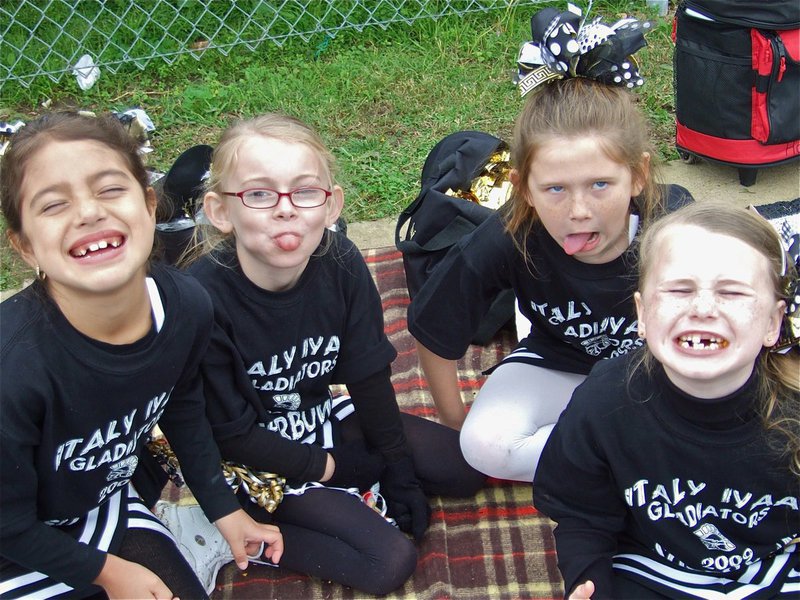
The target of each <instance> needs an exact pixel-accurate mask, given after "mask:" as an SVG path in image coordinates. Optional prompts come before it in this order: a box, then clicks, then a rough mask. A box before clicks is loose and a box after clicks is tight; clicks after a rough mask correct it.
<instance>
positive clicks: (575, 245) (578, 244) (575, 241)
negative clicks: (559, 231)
mask: <svg viewBox="0 0 800 600" xmlns="http://www.w3.org/2000/svg"><path fill="white" fill-rule="evenodd" d="M590 237H592V234H591V233H571V234H570V235H568V236H567V237H565V238H564V252H566V253H567V254H569V255H570V256H572V255H573V254H575V253H576V252H580V251H581V250H583V247H584V246H585V245H586V242H588V241H589V238H590Z"/></svg>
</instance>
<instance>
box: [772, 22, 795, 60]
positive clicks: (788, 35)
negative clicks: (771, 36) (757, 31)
mask: <svg viewBox="0 0 800 600" xmlns="http://www.w3.org/2000/svg"><path fill="white" fill-rule="evenodd" d="M776 33H777V34H778V36H779V37H780V38H781V40H783V45H784V46H785V47H786V53H787V54H788V55H789V58H791V59H792V60H793V61H794V62H800V29H787V30H785V31H777V32H776Z"/></svg>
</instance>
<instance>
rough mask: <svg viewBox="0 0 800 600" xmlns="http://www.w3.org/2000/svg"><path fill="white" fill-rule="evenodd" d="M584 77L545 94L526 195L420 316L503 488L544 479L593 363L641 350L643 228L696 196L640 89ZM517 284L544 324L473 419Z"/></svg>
mask: <svg viewBox="0 0 800 600" xmlns="http://www.w3.org/2000/svg"><path fill="white" fill-rule="evenodd" d="M546 10H548V9H546ZM549 10H553V14H555V15H556V17H554V18H561V17H559V16H558V13H557V11H554V9H549ZM548 14H549V13H548ZM564 14H566V13H564ZM549 18H550V17H548V22H549ZM555 30H558V28H555ZM564 46H566V44H564ZM590 62H591V61H590ZM593 64H594V63H593ZM598 64H600V65H603V64H605V65H606V69H609V68H610V67H611V66H612V65H613V64H614V63H609V62H607V61H605V62H604V61H600V62H599V63H598ZM579 67H580V64H579ZM551 74H552V73H551ZM573 74H574V72H572V71H570V72H567V73H563V74H562V75H563V77H564V78H562V79H558V80H556V81H548V82H545V83H543V84H541V85H539V86H538V87H537V88H536V89H534V90H533V91H532V92H531V96H530V97H529V99H528V100H527V103H526V104H525V107H524V109H523V111H522V113H521V115H520V116H519V117H518V119H517V122H516V125H515V128H514V133H513V138H512V143H511V162H512V164H513V165H514V168H513V170H512V172H511V175H510V179H511V182H512V184H513V196H512V198H511V199H510V200H509V201H508V202H506V204H504V205H503V206H502V207H501V208H500V210H499V211H497V212H496V213H495V214H493V215H492V216H491V217H490V218H488V219H487V220H486V221H485V222H484V223H482V224H481V225H480V226H479V227H478V228H477V229H476V230H475V231H474V232H472V233H471V234H469V235H467V236H465V237H464V238H463V239H462V240H461V241H460V242H459V243H458V244H457V245H456V246H455V247H454V248H453V249H451V250H450V251H449V253H448V254H447V256H446V257H445V258H444V259H443V261H442V262H441V263H439V265H437V267H436V268H435V269H434V271H433V273H432V274H431V277H430V279H428V281H426V283H425V284H424V285H423V286H422V289H420V290H419V292H418V293H417V294H416V295H415V296H414V298H413V300H412V302H411V304H410V306H409V309H408V328H409V331H410V332H411V334H412V335H413V336H414V338H415V339H416V341H417V348H418V354H419V360H420V363H421V366H422V368H423V370H424V373H425V375H426V377H427V379H428V383H429V386H430V390H431V394H432V396H433V400H434V403H435V404H436V408H437V410H438V413H439V417H440V420H441V422H443V423H445V424H447V425H449V426H450V427H453V428H455V429H460V430H461V448H462V450H463V452H464V456H465V457H466V459H467V461H468V462H469V463H470V464H471V465H472V466H473V467H475V468H476V469H478V470H479V471H481V472H483V473H486V474H488V475H491V476H493V477H498V478H502V479H510V480H518V481H528V482H530V481H531V480H532V479H533V474H534V471H535V469H536V464H537V462H538V460H539V455H540V454H541V451H542V448H543V447H544V444H545V442H546V441H547V437H548V435H549V434H550V432H551V431H552V428H553V425H554V423H555V422H556V419H557V418H558V415H559V414H560V413H561V411H562V410H563V409H564V407H565V406H566V405H567V402H568V401H569V398H570V396H571V394H572V391H573V390H574V389H575V387H576V386H577V385H578V384H579V383H581V382H582V381H583V380H584V379H585V377H586V375H587V373H588V372H589V370H590V369H591V367H592V365H593V364H594V363H595V362H597V361H598V360H601V359H604V358H609V357H612V356H616V355H619V354H624V353H626V352H629V351H630V350H633V349H635V348H636V347H637V346H639V345H641V343H642V342H641V341H640V340H638V338H637V337H636V317H635V313H634V307H633V291H634V286H635V281H636V280H635V273H634V270H635V264H636V247H637V243H636V241H637V237H638V235H639V231H640V230H641V229H642V228H643V227H646V226H647V225H649V223H650V222H651V221H652V220H653V219H655V218H656V217H658V216H659V215H661V214H662V213H663V212H665V211H666V210H671V209H673V208H675V207H677V206H680V205H681V204H683V203H685V202H688V201H690V200H691V196H690V195H689V194H688V192H687V191H686V190H685V189H683V188H681V187H679V186H668V187H667V186H660V185H658V184H656V182H655V177H654V173H653V172H654V170H655V165H654V164H653V158H652V157H653V151H652V150H651V147H650V142H649V139H648V130H647V126H646V122H645V119H644V116H643V115H642V114H641V113H640V111H639V110H638V109H637V107H636V104H635V102H634V99H633V97H632V94H631V92H630V91H629V90H628V89H627V88H626V87H625V86H621V87H620V86H616V85H613V84H612V85H609V84H608V83H606V81H605V80H604V79H602V78H601V77H600V75H604V74H608V71H607V70H606V72H604V73H601V74H588V73H587V74H585V75H583V76H579V77H573V76H572V75H573ZM597 79H601V80H597ZM521 85H522V84H521ZM508 288H511V289H513V290H514V293H515V295H516V298H517V303H518V307H519V311H520V312H521V313H522V315H523V316H525V317H526V318H527V319H528V320H529V321H530V322H531V323H532V328H531V331H530V334H529V335H527V337H525V338H524V339H522V340H520V343H519V345H518V346H517V348H516V349H515V350H514V351H513V352H512V353H511V354H510V355H508V356H507V357H506V358H505V359H504V360H503V361H502V362H501V363H500V365H499V366H498V367H496V368H495V369H494V370H493V371H492V372H491V374H490V376H489V377H488V379H487V380H486V382H485V383H484V384H483V386H482V388H481V390H480V391H479V393H478V395H477V397H476V398H475V400H474V401H473V403H472V405H471V407H470V409H469V412H467V411H466V409H465V406H464V402H463V401H462V399H461V394H460V390H459V385H458V373H457V360H458V359H459V358H460V357H462V356H463V355H464V352H465V351H466V349H467V347H468V345H469V344H470V340H471V339H472V337H473V335H474V332H475V331H476V330H477V328H478V326H479V324H480V322H481V319H482V318H483V316H484V315H485V314H486V312H487V311H488V309H489V307H490V305H491V303H492V301H493V300H494V298H495V297H496V295H497V293H498V292H499V291H501V290H503V289H508Z"/></svg>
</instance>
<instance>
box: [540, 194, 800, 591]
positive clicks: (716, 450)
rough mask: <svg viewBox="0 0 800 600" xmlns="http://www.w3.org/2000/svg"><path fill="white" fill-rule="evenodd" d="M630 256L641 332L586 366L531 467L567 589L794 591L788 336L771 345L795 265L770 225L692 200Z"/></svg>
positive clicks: (796, 366)
mask: <svg viewBox="0 0 800 600" xmlns="http://www.w3.org/2000/svg"><path fill="white" fill-rule="evenodd" d="M640 257H641V267H640V274H639V291H637V292H636V307H637V312H638V327H637V329H638V333H639V335H640V336H641V337H642V338H644V339H645V340H646V346H645V347H644V348H642V349H641V350H639V351H637V352H634V353H631V354H629V355H626V356H624V357H620V358H617V359H612V360H609V361H603V362H602V363H599V364H597V365H596V366H595V368H594V369H592V372H591V374H590V375H589V377H588V378H587V379H586V381H585V382H584V383H583V384H582V385H581V386H579V387H578V389H576V390H575V393H574V395H573V397H572V400H571V401H570V403H569V406H567V408H566V410H565V411H564V413H563V414H562V415H561V417H560V418H559V420H558V424H557V425H556V427H555V429H554V430H553V433H552V434H551V436H550V439H549V440H548V442H547V445H546V446H545V449H544V452H543V453H542V458H541V460H540V461H539V468H538V469H537V471H536V477H535V479H534V484H533V499H534V504H535V505H536V507H537V508H538V509H539V510H541V511H542V512H543V513H544V514H546V515H547V516H549V517H550V518H551V519H553V520H554V521H556V522H557V524H558V525H557V527H556V529H555V537H556V546H557V550H558V564H559V568H560V570H561V573H562V574H563V576H564V581H565V591H566V594H567V596H569V597H570V598H575V599H582V598H677V597H680V598H714V597H719V598H723V597H725V598H796V597H797V594H798V591H800V548H798V545H799V544H800V509H799V507H798V504H799V503H800V348H798V347H797V346H791V345H788V343H787V344H786V345H787V346H788V347H782V348H781V349H780V351H776V350H775V344H776V341H778V339H779V336H780V333H781V323H782V321H783V322H784V325H788V324H789V320H788V319H787V318H786V317H785V315H786V310H785V309H786V303H787V300H794V298H795V296H794V295H795V294H796V293H797V292H796V291H795V292H792V291H791V290H792V289H794V290H796V289H797V278H796V277H797V275H796V273H795V272H794V269H793V268H792V264H791V261H787V260H786V259H787V254H786V252H785V251H784V248H783V245H782V243H781V239H780V237H779V236H778V234H777V232H776V231H775V228H774V227H773V226H772V225H771V224H770V223H768V222H767V221H766V220H765V219H763V218H762V217H760V216H759V215H758V214H756V213H755V212H753V211H752V210H747V209H743V208H741V209H740V208H734V207H731V206H730V205H728V204H725V203H722V202H703V203H698V204H695V205H691V206H687V207H685V208H683V209H681V210H679V211H677V212H675V213H673V214H671V215H669V216H667V217H664V218H663V219H662V220H660V221H658V222H657V223H655V224H654V225H653V226H652V227H651V228H650V229H649V230H648V231H647V233H645V235H644V237H643V239H642V244H641V253H640ZM785 333H786V334H788V333H789V331H785ZM795 336H796V333H795ZM790 337H791V336H789V335H784V336H783V339H786V340H789V339H790ZM796 341H797V340H795V342H796ZM782 346H783V344H782Z"/></svg>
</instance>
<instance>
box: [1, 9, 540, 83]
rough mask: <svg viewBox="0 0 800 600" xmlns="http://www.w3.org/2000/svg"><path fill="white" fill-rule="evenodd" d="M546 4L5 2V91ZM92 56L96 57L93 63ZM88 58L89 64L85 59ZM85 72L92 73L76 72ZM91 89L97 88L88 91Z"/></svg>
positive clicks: (2, 80) (2, 57) (3, 14)
mask: <svg viewBox="0 0 800 600" xmlns="http://www.w3.org/2000/svg"><path fill="white" fill-rule="evenodd" d="M541 2H542V0H134V1H128V0H1V1H0V90H2V88H3V86H4V85H7V84H9V83H16V84H18V85H23V86H26V87H27V86H29V85H30V84H31V82H32V81H33V80H34V79H35V78H37V77H49V78H50V79H51V80H53V81H54V82H56V83H57V82H59V81H60V80H61V78H62V77H64V75H65V74H68V73H71V72H72V73H75V74H76V75H77V76H78V82H79V83H81V78H84V80H85V81H86V80H88V79H87V78H89V79H90V78H91V71H92V67H97V68H99V69H102V70H107V71H110V72H112V73H116V71H117V69H118V68H120V67H121V66H122V65H128V64H131V63H132V64H134V65H135V66H136V67H138V68H139V69H144V68H145V67H146V66H147V65H148V64H149V63H150V62H151V61H153V60H155V59H159V60H164V61H166V62H167V63H172V62H173V61H175V59H176V58H177V57H179V56H181V55H184V54H190V55H191V56H193V57H194V58H196V59H198V60H199V59H200V58H201V57H202V55H203V53H205V52H207V51H209V50H212V49H213V50H218V51H220V52H222V53H223V54H227V53H228V52H229V51H230V50H231V49H232V48H233V47H235V46H239V45H242V44H243V45H244V46H245V47H247V48H248V49H250V50H254V49H255V48H256V47H257V46H258V45H259V44H261V43H263V42H265V41H270V42H274V43H275V44H278V45H282V44H283V43H284V42H285V41H286V40H287V39H289V38H292V37H300V38H302V39H303V40H305V41H309V40H310V39H311V38H312V36H315V35H317V36H318V35H320V34H322V35H323V36H331V37H333V36H335V35H336V32H338V31H341V30H345V29H356V30H358V31H361V30H362V29H364V28H366V27H374V26H379V27H382V28H386V27H387V26H389V25H391V24H394V23H413V22H414V21H416V20H418V19H437V18H439V17H442V16H445V15H453V14H458V15H463V14H467V13H473V12H489V11H494V10H505V9H508V8H510V7H512V6H525V5H531V4H537V3H541ZM84 55H88V57H87V58H83V57H84ZM79 61H80V62H79ZM76 65H77V66H79V67H81V69H82V70H79V71H75V69H76ZM87 85H88V84H87Z"/></svg>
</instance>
